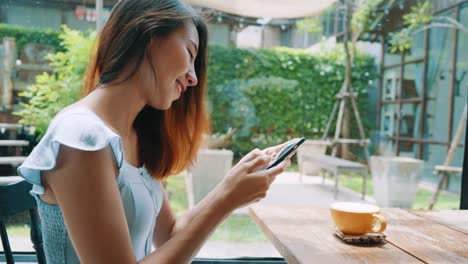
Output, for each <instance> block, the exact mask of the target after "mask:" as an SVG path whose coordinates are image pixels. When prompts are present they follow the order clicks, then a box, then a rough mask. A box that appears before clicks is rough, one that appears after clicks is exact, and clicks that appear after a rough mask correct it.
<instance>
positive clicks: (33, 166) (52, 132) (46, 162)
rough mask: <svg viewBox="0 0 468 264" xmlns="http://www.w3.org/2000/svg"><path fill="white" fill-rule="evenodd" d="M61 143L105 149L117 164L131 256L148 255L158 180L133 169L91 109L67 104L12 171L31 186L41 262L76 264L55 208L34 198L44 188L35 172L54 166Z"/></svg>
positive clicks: (158, 201) (160, 197) (117, 139)
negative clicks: (38, 220) (41, 245)
mask: <svg viewBox="0 0 468 264" xmlns="http://www.w3.org/2000/svg"><path fill="white" fill-rule="evenodd" d="M61 145H66V146H68V147H71V148H75V149H80V150H84V151H96V150H100V149H103V148H106V147H107V146H110V147H111V149H112V151H113V153H114V156H115V160H116V163H117V166H118V175H117V177H116V181H117V183H118V187H119V190H120V196H121V198H122V202H123V205H124V209H125V216H126V218H127V224H128V228H129V231H130V237H131V240H132V241H131V242H132V246H133V250H134V252H135V256H136V258H137V260H141V259H142V258H143V257H145V256H147V255H149V254H150V252H151V249H152V247H151V246H152V238H153V232H154V226H155V222H156V218H157V216H158V213H159V211H160V209H161V206H162V201H163V189H162V187H161V184H160V182H159V181H157V180H155V179H154V178H152V177H151V176H150V174H149V173H148V171H147V170H146V169H145V168H144V167H140V168H137V167H134V166H132V165H130V164H129V163H128V162H126V161H125V159H124V153H123V148H122V141H121V139H120V137H119V135H117V134H116V133H115V132H114V131H113V130H112V129H110V128H109V127H108V126H107V125H106V124H105V123H104V122H103V121H102V120H101V119H100V118H99V117H98V116H97V115H96V114H95V113H94V112H92V111H91V110H89V109H86V108H72V109H69V110H64V111H63V112H61V113H59V114H58V115H57V116H56V117H55V118H54V119H53V120H52V122H51V123H50V125H49V128H48V130H47V132H46V134H45V135H44V136H43V138H42V139H41V141H40V142H39V144H38V145H37V146H36V147H35V148H34V149H33V151H32V152H31V154H30V155H29V156H28V158H27V159H26V160H25V161H24V163H23V164H22V165H21V166H20V167H19V168H18V174H19V175H20V176H22V177H23V178H25V179H26V180H27V181H28V182H30V183H32V184H33V188H32V190H31V194H32V195H33V196H34V197H35V198H36V201H37V205H38V210H39V216H40V218H41V225H42V238H43V241H44V251H45V254H46V260H47V263H48V264H55V263H60V264H64V263H65V264H75V263H80V261H79V258H78V257H77V255H76V252H75V250H74V249H73V245H72V243H71V241H70V237H69V236H68V232H67V229H66V227H65V224H64V221H63V216H62V213H61V210H60V207H59V206H57V205H52V204H48V203H46V202H44V201H42V200H41V199H40V196H41V195H43V194H44V191H45V189H44V186H43V184H42V180H41V172H42V171H46V170H50V169H52V168H54V167H55V162H56V159H57V155H58V153H59V149H60V146H61ZM89 184H93V183H92V182H90V183H89ZM111 217H112V216H109V218H111ZM110 250H111V249H110Z"/></svg>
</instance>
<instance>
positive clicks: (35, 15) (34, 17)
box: [5, 3, 96, 30]
mask: <svg viewBox="0 0 468 264" xmlns="http://www.w3.org/2000/svg"><path fill="white" fill-rule="evenodd" d="M5 22H6V23H7V24H11V25H18V26H24V27H30V28H51V29H55V30H60V26H61V25H62V24H66V25H68V27H70V28H72V29H77V30H87V29H93V28H94V27H95V25H96V24H95V23H94V22H88V21H84V20H78V19H77V18H76V17H75V15H74V7H73V6H68V7H63V8H60V7H53V6H45V7H44V6H40V5H38V6H31V5H25V4H15V3H9V4H8V9H7V12H6V21H5Z"/></svg>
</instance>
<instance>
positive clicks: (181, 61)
mask: <svg viewBox="0 0 468 264" xmlns="http://www.w3.org/2000/svg"><path fill="white" fill-rule="evenodd" d="M198 43H199V40H198V33H197V29H196V28H195V25H194V24H193V23H192V22H187V23H185V25H184V26H181V27H180V28H178V29H176V30H175V31H174V32H171V33H170V34H169V35H168V36H167V37H165V38H158V37H156V38H154V39H153V40H152V42H151V43H150V47H149V50H148V51H149V52H150V54H148V55H149V56H151V60H152V64H153V67H154V73H153V67H151V64H150V62H149V61H148V59H147V57H146V56H145V58H144V61H143V63H142V64H141V66H140V78H141V81H142V85H141V87H140V88H142V89H143V93H144V96H145V97H146V100H147V104H149V105H150V106H152V107H153V108H156V109H160V110H166V109H168V108H170V107H171V105H172V102H174V101H175V100H177V99H179V98H180V97H182V95H183V93H184V92H185V91H186V89H191V88H193V86H195V85H197V82H198V80H197V76H196V74H195V69H194V62H195V58H196V56H197V52H198ZM154 74H155V75H156V76H155V75H154Z"/></svg>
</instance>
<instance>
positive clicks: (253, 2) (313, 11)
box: [186, 0, 336, 19]
mask: <svg viewBox="0 0 468 264" xmlns="http://www.w3.org/2000/svg"><path fill="white" fill-rule="evenodd" d="M186 1H187V2H188V3H190V4H192V5H196V6H201V7H207V8H211V9H215V10H218V11H222V12H225V13H229V14H233V15H238V16H242V17H255V18H271V19H281V18H301V17H307V16H314V15H318V14H320V12H322V11H323V10H324V9H325V8H327V7H328V6H330V5H331V4H333V3H334V2H336V0H186Z"/></svg>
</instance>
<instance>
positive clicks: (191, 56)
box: [187, 49, 193, 59]
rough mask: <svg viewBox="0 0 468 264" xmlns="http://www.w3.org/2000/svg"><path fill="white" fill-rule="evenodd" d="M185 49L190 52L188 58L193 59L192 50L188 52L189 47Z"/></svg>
mask: <svg viewBox="0 0 468 264" xmlns="http://www.w3.org/2000/svg"><path fill="white" fill-rule="evenodd" d="M187 51H188V53H189V54H190V59H193V54H192V52H190V50H189V49H187Z"/></svg>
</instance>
